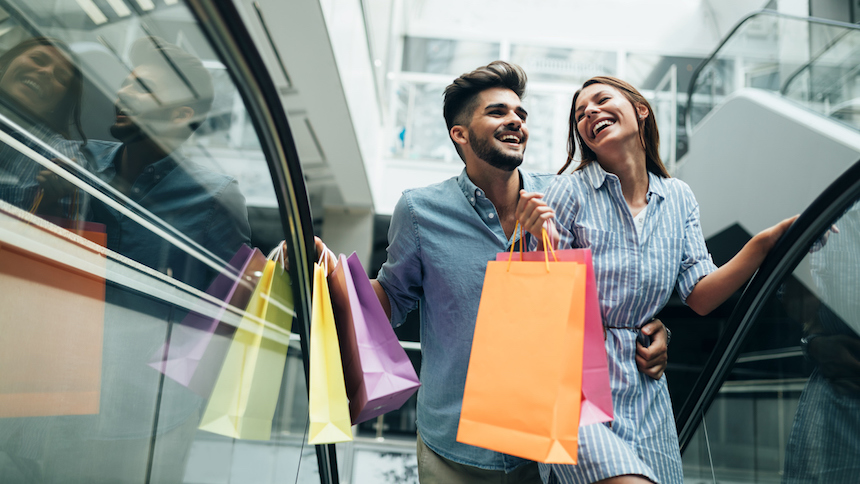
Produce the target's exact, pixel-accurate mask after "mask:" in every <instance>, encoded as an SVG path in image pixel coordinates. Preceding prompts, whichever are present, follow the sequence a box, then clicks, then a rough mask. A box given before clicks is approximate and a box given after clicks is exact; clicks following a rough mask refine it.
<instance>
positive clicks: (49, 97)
mask: <svg viewBox="0 0 860 484" xmlns="http://www.w3.org/2000/svg"><path fill="white" fill-rule="evenodd" d="M71 59H72V54H71V51H70V50H69V48H68V46H67V45H66V44H64V43H63V42H62V41H60V40H57V39H52V38H48V37H33V38H30V39H27V40H25V41H23V42H21V43H19V44H18V45H16V46H15V47H13V48H11V49H9V50H8V51H7V52H6V53H5V54H3V55H2V56H0V114H2V115H3V117H2V118H0V129H2V130H3V131H5V132H6V133H7V134H9V135H11V136H12V137H14V138H15V139H16V140H18V141H20V142H22V143H24V144H25V145H27V146H28V147H30V148H32V149H34V150H35V151H37V152H38V153H40V154H42V155H43V156H45V157H46V158H49V159H57V158H59V156H58V155H63V156H65V157H67V158H69V159H73V160H78V159H82V158H81V155H80V150H79V146H80V141H77V140H72V139H71V137H72V136H71V132H72V131H71V127H72V126H74V127H75V129H76V130H77V132H78V134H79V135H80V136H81V137H82V138H83V139H84V142H86V138H85V137H84V135H83V130H82V128H81V97H82V93H83V75H82V74H81V71H80V69H78V67H77V66H76V65H75V64H74V63H73V62H72V60H71ZM22 128H23V130H26V131H27V132H28V133H29V134H30V135H32V136H34V137H35V138H37V139H39V140H41V141H42V142H43V143H44V145H47V147H48V148H47V149H46V148H45V146H44V145H40V144H39V143H37V142H35V141H33V140H32V139H31V138H30V137H29V136H27V134H26V133H23V132H22ZM43 171H44V168H43V167H42V165H40V164H38V163H36V162H35V161H33V160H32V159H30V158H29V157H28V156H27V155H24V154H22V153H20V152H19V151H18V149H16V148H14V147H12V146H9V145H7V144H5V143H4V144H2V145H0V199H3V200H4V201H6V202H9V203H11V204H13V205H15V206H17V207H19V208H23V209H25V210H26V209H32V210H34V211H35V210H36V208H37V207H36V206H35V205H36V204H37V203H38V201H41V203H42V208H43V209H44V208H45V207H46V206H50V205H51V204H53V203H54V202H56V200H57V198H59V196H60V195H61V193H62V191H61V190H54V189H52V188H53V187H54V185H56V175H52V174H50V172H44V173H41V174H40V172H43ZM41 185H44V187H45V190H44V192H43V190H42V189H41ZM43 195H44V199H43Z"/></svg>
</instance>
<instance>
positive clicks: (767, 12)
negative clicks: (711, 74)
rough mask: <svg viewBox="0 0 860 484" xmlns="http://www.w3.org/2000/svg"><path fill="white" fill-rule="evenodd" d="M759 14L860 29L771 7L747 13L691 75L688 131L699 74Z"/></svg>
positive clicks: (691, 123)
mask: <svg viewBox="0 0 860 484" xmlns="http://www.w3.org/2000/svg"><path fill="white" fill-rule="evenodd" d="M759 16H770V17H777V18H784V19H789V20H799V21H802V22H807V23H814V24H820V25H829V26H833V27H844V28H848V29H860V26H858V25H857V24H851V23H846V22H840V21H838V20H829V19H823V18H817V17H804V16H801V15H792V14H787V13H783V12H778V11H776V10H770V9H761V10H756V11H755V12H752V13H750V14H749V15H747V16H746V17H744V18H742V19H741V20H740V21H738V23H736V24H735V26H734V27H732V29H731V30H730V31H729V33H727V34H726V35H725V36H724V37H723V39H722V40H721V41H720V43H719V44H717V47H716V48H715V49H714V51H713V52H711V55H709V56H708V58H707V59H705V60H703V61H702V62H700V63H699V65H697V66H696V68H695V69H694V70H693V75H692V76H691V77H690V84H689V85H688V86H687V109H686V112H685V113H684V126H685V127H686V130H687V133H692V132H693V120H692V113H693V89H694V88H695V86H696V81H698V79H699V75H700V74H701V73H702V71H703V70H704V69H705V67H706V66H708V65H709V64H711V62H712V61H713V60H714V58H716V57H717V55H718V54H719V53H720V51H721V50H722V49H723V47H724V46H725V45H726V43H728V41H729V39H731V38H732V36H734V35H735V34H736V33H737V32H738V30H740V28H741V27H742V26H743V25H744V24H745V23H746V22H748V21H750V20H751V19H753V18H755V17H759Z"/></svg>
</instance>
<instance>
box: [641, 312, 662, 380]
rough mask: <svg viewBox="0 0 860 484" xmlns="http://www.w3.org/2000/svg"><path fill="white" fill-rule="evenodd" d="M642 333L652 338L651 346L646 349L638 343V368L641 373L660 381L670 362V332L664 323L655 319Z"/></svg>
mask: <svg viewBox="0 0 860 484" xmlns="http://www.w3.org/2000/svg"><path fill="white" fill-rule="evenodd" d="M641 331H642V332H643V333H645V334H646V335H648V336H649V337H650V338H651V345H650V346H648V347H647V348H646V347H644V346H642V345H641V344H640V343H636V367H637V368H639V371H640V372H641V373H644V374H646V375H648V376H650V377H651V378H653V379H655V380H659V379H660V377H661V376H663V372H664V371H666V365H667V364H668V362H669V353H668V352H669V333H668V331H669V330H668V329H666V326H665V325H664V324H663V322H662V321H660V320H659V319H655V320H653V321H650V322H649V323H647V324H646V325H644V326H642V329H641Z"/></svg>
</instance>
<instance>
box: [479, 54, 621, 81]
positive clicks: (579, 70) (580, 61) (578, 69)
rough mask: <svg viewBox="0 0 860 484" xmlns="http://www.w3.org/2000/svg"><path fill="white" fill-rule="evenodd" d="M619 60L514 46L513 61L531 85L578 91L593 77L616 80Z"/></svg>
mask: <svg viewBox="0 0 860 484" xmlns="http://www.w3.org/2000/svg"><path fill="white" fill-rule="evenodd" d="M617 57H618V56H617V55H616V54H615V52H604V51H599V50H576V49H566V48H560V47H543V46H530V45H517V44H515V45H512V46H511V59H510V60H511V62H513V63H515V64H519V65H520V66H522V67H523V69H525V71H526V72H527V73H528V76H529V81H532V82H534V81H540V82H566V83H567V82H569V83H572V84H574V85H575V86H576V87H579V86H581V85H582V83H583V82H585V81H586V80H587V79H589V78H590V77H594V76H614V75H615V73H616V65H617V63H616V59H617ZM476 65H477V64H476Z"/></svg>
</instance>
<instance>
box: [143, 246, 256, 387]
mask: <svg viewBox="0 0 860 484" xmlns="http://www.w3.org/2000/svg"><path fill="white" fill-rule="evenodd" d="M265 265H266V256H265V255H263V253H262V252H260V250H259V249H252V248H251V247H248V246H247V245H244V244H243V245H242V246H241V247H240V248H239V250H238V251H237V252H236V254H235V255H234V256H233V258H232V259H231V260H230V263H229V264H228V265H227V266H226V267H225V268H224V269H223V270H222V271H221V273H220V274H218V276H217V277H216V278H215V280H214V281H212V284H210V285H209V288H208V289H207V290H206V293H207V294H209V295H210V296H213V297H215V298H216V299H218V300H219V301H222V302H221V303H220V304H219V306H218V307H217V308H214V310H215V313H214V315H212V306H213V303H212V302H209V301H201V302H200V311H201V312H197V311H191V312H190V313H188V315H187V316H185V318H184V319H183V320H182V322H181V323H179V324H174V325H173V329H172V331H171V333H170V339H169V341H168V342H166V343H165V344H164V345H163V346H162V347H161V348H160V349H159V350H158V351H157V352H156V353H155V354H154V355H153V358H152V361H151V362H150V363H149V366H151V367H153V368H155V369H156V370H158V371H160V372H162V373H164V375H165V376H167V377H169V378H171V379H173V380H175V381H177V382H178V383H181V384H182V385H184V386H186V387H188V388H189V389H191V390H192V391H194V392H195V393H197V394H199V395H200V396H203V397H208V396H209V394H210V393H211V391H212V388H213V386H214V385H215V381H216V379H217V378H218V374H219V373H220V371H221V365H222V364H223V362H224V357H225V356H226V354H227V350H228V349H229V347H230V341H231V340H232V337H233V333H235V331H236V326H234V325H232V324H226V323H222V320H224V319H225V314H226V313H227V309H228V307H230V306H233V307H235V308H237V309H239V310H242V311H244V309H245V306H247V305H248V301H249V300H250V299H251V293H252V292H253V291H254V288H255V287H256V286H257V282H258V281H259V279H260V275H261V274H262V272H263V269H264V268H265ZM207 306H208V307H210V310H209V311H208V312H209V315H208V316H207V315H205V314H202V313H203V312H204V311H203V308H205V307H207ZM237 318H239V319H240V318H241V314H240V315H238V316H237Z"/></svg>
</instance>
